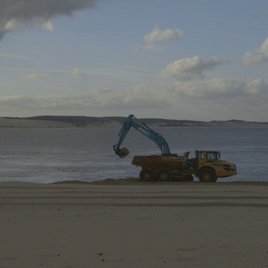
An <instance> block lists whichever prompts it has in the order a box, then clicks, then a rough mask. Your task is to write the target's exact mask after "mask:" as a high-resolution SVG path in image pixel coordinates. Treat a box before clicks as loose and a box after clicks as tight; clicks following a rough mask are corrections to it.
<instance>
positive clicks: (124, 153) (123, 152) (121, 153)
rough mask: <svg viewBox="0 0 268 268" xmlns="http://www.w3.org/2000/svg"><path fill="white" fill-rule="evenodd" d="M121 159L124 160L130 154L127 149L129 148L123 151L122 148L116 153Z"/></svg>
mask: <svg viewBox="0 0 268 268" xmlns="http://www.w3.org/2000/svg"><path fill="white" fill-rule="evenodd" d="M115 153H116V154H117V155H118V156H119V157H121V158H124V157H126V156H127V155H128V154H129V150H128V149H127V148H125V147H124V148H122V149H120V148H118V150H116V152H115Z"/></svg>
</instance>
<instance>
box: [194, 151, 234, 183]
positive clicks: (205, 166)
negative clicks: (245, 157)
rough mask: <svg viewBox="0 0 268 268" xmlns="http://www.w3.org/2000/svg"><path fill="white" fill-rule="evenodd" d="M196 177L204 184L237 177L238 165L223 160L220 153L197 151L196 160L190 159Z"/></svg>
mask: <svg viewBox="0 0 268 268" xmlns="http://www.w3.org/2000/svg"><path fill="white" fill-rule="evenodd" d="M189 163H190V165H191V167H192V168H193V169H194V170H195V175H196V176H197V177H198V178H199V180H200V181H203V182H215V181H216V180H217V178H223V177H229V176H233V175H236V173H237V171H236V165H235V164H233V163H231V162H228V161H225V160H221V154H220V152H218V151H196V152H195V158H193V159H189Z"/></svg>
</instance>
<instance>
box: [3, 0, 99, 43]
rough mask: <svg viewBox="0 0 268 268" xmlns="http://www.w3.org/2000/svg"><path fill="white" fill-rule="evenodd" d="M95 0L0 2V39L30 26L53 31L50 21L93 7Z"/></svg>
mask: <svg viewBox="0 0 268 268" xmlns="http://www.w3.org/2000/svg"><path fill="white" fill-rule="evenodd" d="M96 1H97V0H38V1H30V0H8V1H6V0H0V39H2V38H3V37H4V36H5V34H6V33H8V32H11V31H14V30H17V29H20V28H23V27H26V26H32V25H40V26H41V27H43V28H45V29H47V30H50V31H51V30H53V23H52V19H54V18H55V17H57V16H70V15H72V14H73V13H74V12H75V11H77V10H81V9H86V8H91V7H94V6H95V4H96Z"/></svg>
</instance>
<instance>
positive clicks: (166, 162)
mask: <svg viewBox="0 0 268 268" xmlns="http://www.w3.org/2000/svg"><path fill="white" fill-rule="evenodd" d="M131 127H133V128H134V129H136V130H137V131H139V132H140V133H142V134H143V135H145V136H146V137H148V138H149V139H151V140H152V141H154V142H155V143H156V144H157V145H158V147H159V148H160V151H161V155H148V156H134V158H133V160H132V164H133V165H135V166H138V167H140V168H141V171H140V179H141V180H144V181H156V180H159V181H169V180H177V181H193V179H194V177H197V178H198V179H199V180H200V181H201V182H216V181H217V179H218V178H223V177H230V176H233V175H236V173H237V171H236V165H235V164H233V163H230V162H228V161H225V160H221V155H220V152H218V151H196V152H195V156H194V157H193V158H189V154H190V152H185V153H184V155H182V156H178V155H177V154H172V153H171V152H170V149H169V145H168V143H167V142H166V140H165V139H164V137H163V136H161V135H160V134H159V133H157V132H156V131H154V130H153V129H151V128H150V127H149V126H148V125H146V124H145V123H144V122H141V121H140V120H138V119H137V118H136V117H135V116H134V115H129V116H128V118H127V119H126V120H125V122H124V124H123V126H122V128H121V130H120V132H119V135H118V140H117V142H116V144H115V145H114V146H113V149H114V151H115V153H116V154H117V155H118V156H119V157H121V158H124V157H126V156H127V155H128V154H129V151H128V149H127V148H120V146H121V144H122V143H123V141H124V139H125V137H126V136H127V133H128V131H129V130H130V128H131Z"/></svg>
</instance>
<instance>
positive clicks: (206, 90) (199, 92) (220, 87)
mask: <svg viewBox="0 0 268 268" xmlns="http://www.w3.org/2000/svg"><path fill="white" fill-rule="evenodd" d="M174 92H176V94H177V95H184V96H188V97H194V98H205V99H210V100H211V99H213V100H215V101H217V100H219V101H221V100H222V99H234V98H247V97H254V96H259V97H261V96H262V95H266V94H268V83H267V82H266V81H264V80H262V79H255V80H248V81H247V80H246V81H245V80H231V79H221V78H214V79H207V80H203V81H190V82H182V83H177V84H176V86H175V91H174ZM267 96H268V95H267Z"/></svg>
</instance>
